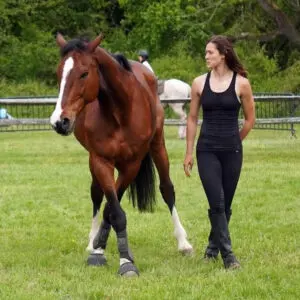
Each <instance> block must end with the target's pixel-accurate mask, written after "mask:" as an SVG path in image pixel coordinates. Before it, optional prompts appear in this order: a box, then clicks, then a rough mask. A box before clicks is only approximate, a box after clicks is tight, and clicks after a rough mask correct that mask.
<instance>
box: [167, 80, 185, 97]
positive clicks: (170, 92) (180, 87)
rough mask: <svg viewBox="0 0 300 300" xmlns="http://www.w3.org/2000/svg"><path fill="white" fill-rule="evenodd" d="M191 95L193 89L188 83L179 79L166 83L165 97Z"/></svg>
mask: <svg viewBox="0 0 300 300" xmlns="http://www.w3.org/2000/svg"><path fill="white" fill-rule="evenodd" d="M190 94H191V87H190V85H189V84H187V83H186V82H184V81H182V80H179V79H175V78H172V79H168V80H166V81H165V86H164V97H166V98H172V97H184V98H185V97H189V96H190Z"/></svg>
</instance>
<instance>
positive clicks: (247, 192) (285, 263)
mask: <svg viewBox="0 0 300 300" xmlns="http://www.w3.org/2000/svg"><path fill="white" fill-rule="evenodd" d="M176 131H177V130H176V128H167V129H166V139H167V148H168V151H169V156H170V161H171V174H172V179H173V182H174V185H175V189H176V195H177V208H178V212H179V215H180V217H181V219H182V223H183V225H184V227H185V229H186V231H187V233H188V235H189V240H190V242H191V243H192V245H193V246H194V249H195V254H194V256H192V257H183V256H181V255H180V254H179V253H178V252H177V245H176V240H175V238H174V237H173V226H172V222H171V218H170V215H169V212H168V209H167V206H166V205H165V204H164V203H163V201H162V200H161V197H160V196H158V205H157V207H156V211H155V213H153V214H139V213H138V212H137V211H136V210H134V209H133V208H132V207H131V205H130V204H129V202H128V199H127V197H126V198H124V199H123V202H122V204H123V207H124V209H125V211H126V212H127V220H128V234H129V241H130V245H131V248H132V250H133V253H134V255H135V259H136V265H137V267H138V268H139V271H140V273H141V276H140V277H139V278H132V279H125V278H120V277H118V276H117V275H116V273H117V270H118V264H119V258H118V252H117V247H116V238H115V234H114V233H113V234H112V235H111V237H110V239H109V244H108V248H107V251H106V256H107V258H108V263H109V265H108V266H107V267H102V268H95V267H88V266H87V265H86V258H87V253H86V252H85V248H86V246H87V243H88V233H89V230H90V222H91V213H92V205H91V201H90V198H89V185H90V175H89V170H88V156H87V153H86V152H85V151H84V150H83V149H82V148H81V146H80V145H79V144H78V143H77V142H76V140H75V139H74V137H73V136H71V137H68V138H64V137H61V136H59V135H57V134H55V133H54V132H20V133H1V134H0V145H1V147H0V151H1V153H0V179H1V183H0V299H34V298H35V299H155V300H156V299H300V284H299V283H300V221H299V220H300V138H298V139H291V138H290V137H289V133H288V132H275V131H258V130H256V131H253V132H252V133H251V134H250V136H249V137H248V138H247V140H246V141H245V142H244V165H243V170H242V175H241V179H240V182H239V186H238V189H237V192H236V196H235V199H234V203H233V215H232V221H231V224H230V228H231V235H232V239H233V248H234V251H235V253H236V255H237V257H238V258H239V260H240V262H241V264H242V269H241V270H239V271H225V270H224V268H223V266H222V262H221V260H219V261H218V262H217V263H210V264H206V263H205V262H203V261H202V259H201V258H202V256H203V251H204V248H205V245H206V242H207V234H208V230H209V222H208V219H207V207H208V206H207V201H206V198H205V195H204V192H203V189H202V187H201V184H200V180H199V178H198V174H197V170H196V168H194V170H193V174H192V177H191V178H186V177H185V176H184V173H183V170H182V163H183V158H184V151H185V143H184V142H183V141H180V140H177V138H176V133H177V132H176ZM299 132H300V128H298V136H299V135H300V133H299Z"/></svg>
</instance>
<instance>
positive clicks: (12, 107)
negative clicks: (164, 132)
mask: <svg viewBox="0 0 300 300" xmlns="http://www.w3.org/2000/svg"><path fill="white" fill-rule="evenodd" d="M254 99H255V103H256V105H255V106H256V124H255V128H257V129H269V130H288V131H290V132H291V135H292V136H295V133H296V131H295V124H297V123H300V95H293V94H268V95H266V94H255V95H254ZM56 101H57V98H56V97H13V98H0V108H2V109H5V110H6V111H7V112H8V114H9V115H8V116H7V118H5V119H0V131H28V130H30V131H32V130H50V129H51V126H50V124H49V117H50V115H51V114H52V112H53V110H54V107H55V103H56ZM161 102H162V103H185V104H188V103H189V102H190V99H189V98H187V99H161ZM201 118H202V115H201V113H200V121H199V123H201ZM240 121H242V111H241V115H240ZM184 123H185V122H184V121H180V120H179V119H166V120H165V124H166V125H181V124H184Z"/></svg>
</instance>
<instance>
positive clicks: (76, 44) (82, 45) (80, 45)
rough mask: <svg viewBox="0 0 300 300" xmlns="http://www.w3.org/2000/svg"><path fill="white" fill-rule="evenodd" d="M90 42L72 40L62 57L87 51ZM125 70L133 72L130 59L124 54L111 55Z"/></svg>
mask: <svg viewBox="0 0 300 300" xmlns="http://www.w3.org/2000/svg"><path fill="white" fill-rule="evenodd" d="M87 43H88V40H87V39H85V38H77V39H73V40H70V41H69V42H68V43H67V44H66V45H65V46H64V47H63V48H62V49H61V51H60V55H61V56H62V57H64V56H66V55H67V54H68V53H69V52H71V51H86V50H87ZM108 53H109V52H108ZM109 54H110V55H111V56H112V57H113V58H114V59H115V60H116V61H117V62H118V63H119V64H120V65H121V66H122V67H123V68H124V69H125V70H127V71H130V72H132V68H131V65H130V63H129V61H128V59H127V58H126V57H125V56H124V55H123V54H120V53H119V54H112V53H109Z"/></svg>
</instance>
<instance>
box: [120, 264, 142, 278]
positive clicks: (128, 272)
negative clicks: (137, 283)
mask: <svg viewBox="0 0 300 300" xmlns="http://www.w3.org/2000/svg"><path fill="white" fill-rule="evenodd" d="M118 274H119V275H121V276H123V277H137V276H139V271H138V269H137V267H136V266H135V265H134V264H133V263H132V262H127V263H125V264H123V265H121V266H120V268H119V272H118Z"/></svg>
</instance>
